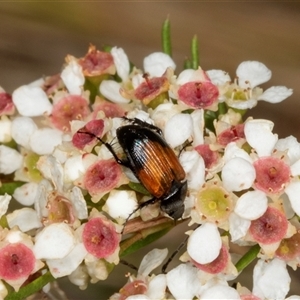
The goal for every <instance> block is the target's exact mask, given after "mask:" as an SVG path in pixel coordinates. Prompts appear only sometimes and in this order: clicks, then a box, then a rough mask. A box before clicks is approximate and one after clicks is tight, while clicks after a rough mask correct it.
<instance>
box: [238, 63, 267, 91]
mask: <svg viewBox="0 0 300 300" xmlns="http://www.w3.org/2000/svg"><path fill="white" fill-rule="evenodd" d="M236 75H237V76H238V79H239V86H240V87H241V88H247V87H249V84H248V83H247V82H249V83H250V87H251V88H254V87H256V86H257V85H259V84H262V83H264V82H267V81H268V80H270V78H271V76H272V72H271V70H269V69H268V68H267V67H266V66H265V65H264V64H263V63H261V62H258V61H244V62H242V63H241V64H240V65H239V66H238V67H237V70H236Z"/></svg>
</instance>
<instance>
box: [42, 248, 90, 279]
mask: <svg viewBox="0 0 300 300" xmlns="http://www.w3.org/2000/svg"><path fill="white" fill-rule="evenodd" d="M86 255H87V251H86V249H85V247H84V245H83V244H82V243H81V244H77V245H76V246H75V247H74V248H73V249H72V251H71V252H70V253H69V254H68V255H67V256H65V257H64V258H61V259H48V260H47V266H48V267H49V269H50V272H51V274H52V275H53V277H55V278H59V277H63V276H67V275H70V274H71V273H72V272H73V271H75V270H76V268H77V267H78V266H79V265H80V264H81V262H82V261H83V259H84V258H85V256H86Z"/></svg>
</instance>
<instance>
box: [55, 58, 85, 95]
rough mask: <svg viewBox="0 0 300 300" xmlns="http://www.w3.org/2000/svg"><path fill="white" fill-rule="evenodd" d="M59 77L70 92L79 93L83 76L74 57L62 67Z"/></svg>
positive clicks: (83, 79)
mask: <svg viewBox="0 0 300 300" xmlns="http://www.w3.org/2000/svg"><path fill="white" fill-rule="evenodd" d="M60 77H61V79H62V80H63V82H64V84H65V86H66V87H67V89H68V91H69V93H70V94H72V95H81V93H82V90H83V88H82V86H83V84H84V81H85V78H84V75H83V72H82V67H81V65H80V64H78V62H77V61H76V60H75V59H71V60H70V62H69V63H68V65H67V66H66V67H65V68H64V69H63V71H62V73H61V75H60Z"/></svg>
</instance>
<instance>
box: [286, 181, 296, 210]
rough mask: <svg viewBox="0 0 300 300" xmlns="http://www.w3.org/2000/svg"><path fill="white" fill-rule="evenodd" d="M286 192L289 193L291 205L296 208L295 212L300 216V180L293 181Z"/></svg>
mask: <svg viewBox="0 0 300 300" xmlns="http://www.w3.org/2000/svg"><path fill="white" fill-rule="evenodd" d="M285 193H286V194H287V195H288V197H289V200H290V203H291V206H292V208H293V210H294V212H295V213H296V214H297V215H298V216H300V201H299V195H300V182H299V181H296V182H291V183H290V184H289V185H288V186H287V187H286V188H285Z"/></svg>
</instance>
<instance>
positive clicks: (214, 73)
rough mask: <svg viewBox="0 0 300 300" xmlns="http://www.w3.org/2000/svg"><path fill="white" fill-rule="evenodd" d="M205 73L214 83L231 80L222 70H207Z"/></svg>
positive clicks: (218, 83)
mask: <svg viewBox="0 0 300 300" xmlns="http://www.w3.org/2000/svg"><path fill="white" fill-rule="evenodd" d="M206 74H207V75H208V77H209V79H210V80H211V82H212V83H213V84H215V85H223V84H225V83H227V82H230V81H231V78H230V76H229V74H228V73H227V72H225V71H223V70H208V71H206Z"/></svg>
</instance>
